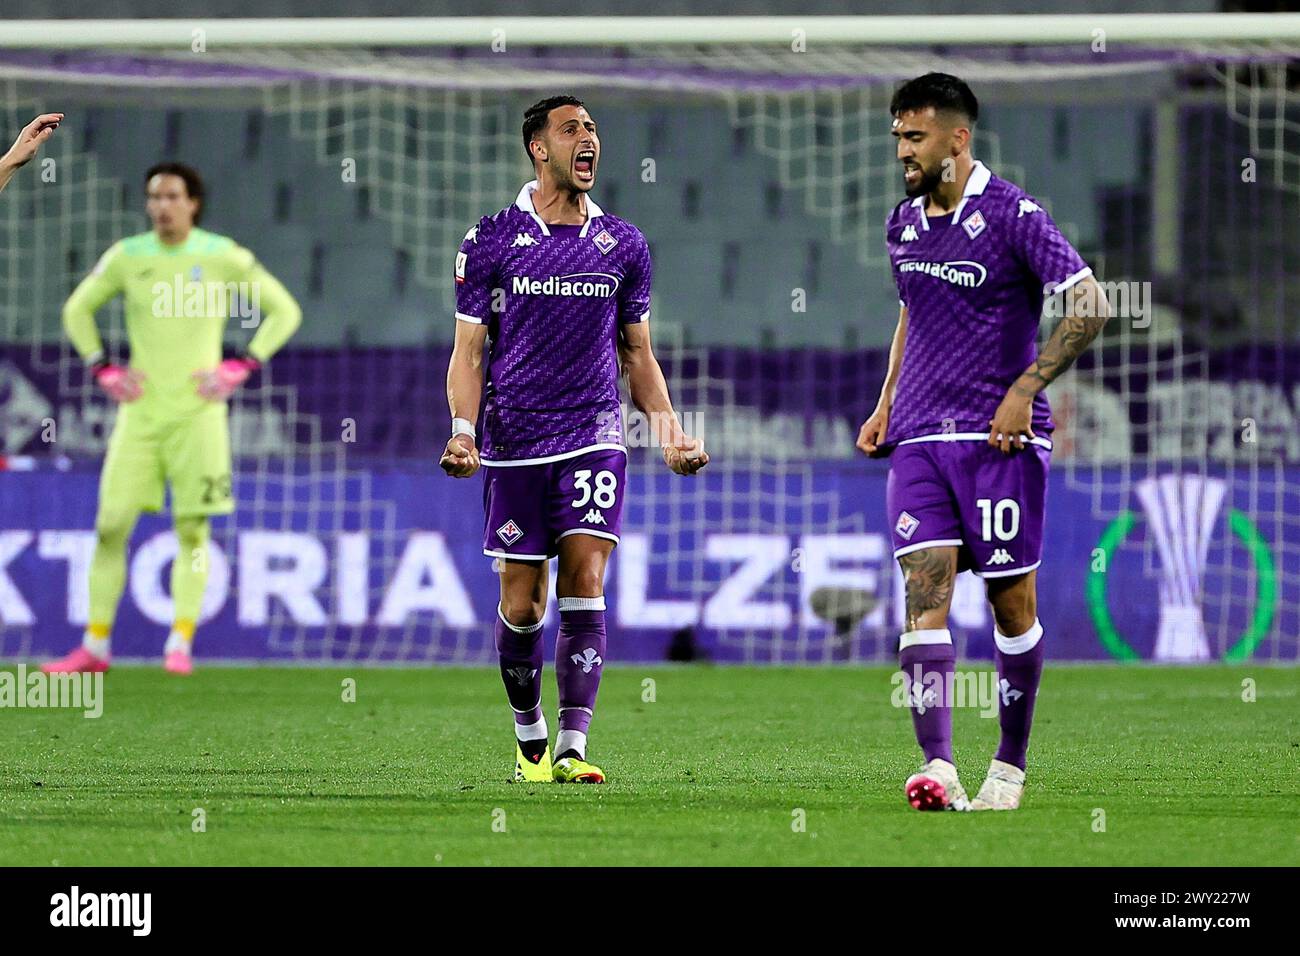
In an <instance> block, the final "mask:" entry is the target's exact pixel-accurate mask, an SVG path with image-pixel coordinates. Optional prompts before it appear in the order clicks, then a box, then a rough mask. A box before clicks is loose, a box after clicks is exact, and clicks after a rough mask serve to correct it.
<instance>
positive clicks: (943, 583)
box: [898, 548, 957, 630]
mask: <svg viewBox="0 0 1300 956" xmlns="http://www.w3.org/2000/svg"><path fill="white" fill-rule="evenodd" d="M956 564H957V561H956V555H955V554H954V553H953V552H952V551H950V550H947V549H944V548H925V549H923V550H921V551H913V552H912V553H911V554H905V555H903V556H902V557H901V558H899V559H898V565H899V567H901V568H902V569H903V580H904V581H905V582H906V591H907V627H908V630H915V627H916V622H917V621H918V620H919V619H920V617H921V615H922V614H924V613H925V612H926V611H931V610H934V609H935V608H937V607H944V606H946V605H947V603H948V601H949V599H950V598H951V597H952V580H953V575H954V574H955V572H956V569H957V568H956Z"/></svg>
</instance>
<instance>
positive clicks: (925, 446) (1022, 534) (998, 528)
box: [885, 440, 1051, 578]
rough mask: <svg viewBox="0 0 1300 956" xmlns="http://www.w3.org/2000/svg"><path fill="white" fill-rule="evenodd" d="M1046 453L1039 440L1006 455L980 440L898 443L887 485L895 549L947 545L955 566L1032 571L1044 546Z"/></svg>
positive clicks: (985, 573)
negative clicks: (954, 550) (952, 549)
mask: <svg viewBox="0 0 1300 956" xmlns="http://www.w3.org/2000/svg"><path fill="white" fill-rule="evenodd" d="M1050 457H1051V453H1050V451H1049V450H1048V449H1047V448H1044V447H1042V446H1041V445H1027V446H1026V447H1025V450H1024V451H1019V452H1012V453H1011V454H1009V455H1004V454H1003V453H1002V452H1001V451H999V450H998V449H996V448H992V447H990V446H989V445H988V443H987V442H984V441H944V440H935V441H921V442H915V443H912V444H906V445H899V446H898V448H896V449H895V450H894V454H893V456H892V457H891V459H890V467H889V484H888V486H887V491H886V493H885V500H886V507H887V508H888V510H889V526H890V528H891V531H892V534H893V536H894V557H896V558H897V557H901V556H902V555H904V554H908V553H909V552H912V551H920V550H921V549H923V548H933V547H942V546H945V545H953V546H956V547H957V548H958V552H957V569H958V570H959V571H966V570H970V571H974V572H975V573H976V574H978V575H980V576H981V577H985V578H1000V577H1010V576H1011V575H1015V574H1025V573H1026V572H1028V571H1032V570H1033V569H1034V568H1036V567H1038V564H1039V561H1040V560H1041V558H1042V553H1043V511H1044V505H1045V504H1046V501H1047V463H1048V460H1049V458H1050Z"/></svg>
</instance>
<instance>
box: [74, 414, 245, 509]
mask: <svg viewBox="0 0 1300 956" xmlns="http://www.w3.org/2000/svg"><path fill="white" fill-rule="evenodd" d="M164 483H166V484H170V485H171V493H172V498H171V510H172V514H173V515H174V516H175V517H178V518H186V517H191V516H194V515H219V514H230V512H232V511H234V510H235V499H234V497H233V495H232V493H231V473H230V426H229V424H228V421H227V412H226V403H225V402H213V403H212V404H211V405H208V406H206V407H205V408H203V409H202V410H201V411H199V412H198V413H196V414H194V415H189V416H186V417H184V418H156V417H154V416H152V415H150V414H149V412H148V410H147V409H145V408H142V407H139V406H136V405H135V404H134V403H131V404H125V405H122V406H120V407H119V409H118V415H117V423H116V424H115V425H114V426H113V433H112V435H110V436H109V439H108V452H107V454H106V455H105V456H104V469H103V471H102V472H101V473H100V478H99V506H100V508H101V509H102V508H105V507H109V508H120V509H127V510H132V511H160V510H161V509H162V506H163V487H164Z"/></svg>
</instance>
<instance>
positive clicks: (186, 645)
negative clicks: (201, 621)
mask: <svg viewBox="0 0 1300 956" xmlns="http://www.w3.org/2000/svg"><path fill="white" fill-rule="evenodd" d="M193 647H194V622H193V621H184V620H179V619H178V620H176V622H175V623H173V624H172V629H171V633H170V634H168V635H167V643H166V644H164V645H163V653H164V654H170V653H172V652H173V651H184V652H185V653H186V654H190V653H192V648H193Z"/></svg>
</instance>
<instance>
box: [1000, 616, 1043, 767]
mask: <svg viewBox="0 0 1300 956" xmlns="http://www.w3.org/2000/svg"><path fill="white" fill-rule="evenodd" d="M993 642H994V643H995V644H996V645H997V651H996V653H995V654H994V657H995V659H996V661H997V666H998V724H999V725H1000V726H1001V728H1002V739H1001V741H1000V742H999V743H998V752H997V754H996V755H995V757H996V759H998V760H1001V761H1004V762H1005V763H1009V764H1012V765H1013V766H1016V767H1019V768H1020V769H1021V770H1024V769H1025V754H1026V753H1027V752H1028V750H1029V728H1030V725H1031V724H1032V723H1033V722H1034V704H1035V703H1036V702H1037V700H1038V681H1039V679H1040V678H1041V677H1042V676H1043V625H1042V624H1040V623H1039V622H1038V620H1037V619H1035V620H1034V626H1033V627H1031V628H1030V629H1029V630H1027V631H1025V633H1023V634H1021V635H1020V636H1019V637H1007V636H1005V635H1003V634H1000V633H998V630H997V628H994V629H993Z"/></svg>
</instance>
